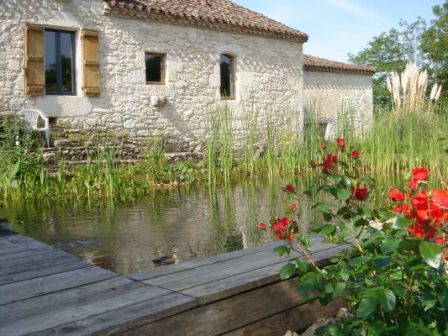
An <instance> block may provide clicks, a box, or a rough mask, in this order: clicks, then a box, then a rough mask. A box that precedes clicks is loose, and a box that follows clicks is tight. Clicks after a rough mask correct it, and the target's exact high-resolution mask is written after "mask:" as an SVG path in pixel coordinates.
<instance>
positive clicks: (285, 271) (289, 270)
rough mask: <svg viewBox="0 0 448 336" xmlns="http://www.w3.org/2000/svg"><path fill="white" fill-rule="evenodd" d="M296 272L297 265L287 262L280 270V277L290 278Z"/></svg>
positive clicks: (283, 278)
mask: <svg viewBox="0 0 448 336" xmlns="http://www.w3.org/2000/svg"><path fill="white" fill-rule="evenodd" d="M295 272H296V265H294V264H292V263H287V264H286V265H285V266H283V267H282V269H281V270H280V278H281V279H282V280H286V279H289V278H290V277H292V276H293V275H294V273H295Z"/></svg>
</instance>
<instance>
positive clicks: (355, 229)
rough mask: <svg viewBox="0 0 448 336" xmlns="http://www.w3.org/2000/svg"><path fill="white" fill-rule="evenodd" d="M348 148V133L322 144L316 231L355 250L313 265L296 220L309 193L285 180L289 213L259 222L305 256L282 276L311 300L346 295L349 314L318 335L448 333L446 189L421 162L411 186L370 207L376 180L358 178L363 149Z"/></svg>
mask: <svg viewBox="0 0 448 336" xmlns="http://www.w3.org/2000/svg"><path fill="white" fill-rule="evenodd" d="M347 148H348V147H347V142H346V141H345V139H343V138H338V139H336V142H335V145H333V146H331V144H330V143H324V144H323V145H322V146H321V153H322V162H321V163H320V164H317V165H315V167H316V168H318V169H319V172H320V173H321V174H322V176H323V177H324V180H325V183H324V184H323V185H322V186H321V187H320V188H319V190H320V191H321V192H323V193H325V194H326V195H327V196H326V198H325V201H321V202H318V203H317V204H315V205H314V209H315V210H317V211H319V212H320V213H322V219H323V221H324V222H326V223H325V224H324V225H322V226H321V227H320V228H319V229H316V230H314V232H315V233H318V234H320V235H322V236H323V237H324V239H326V240H329V241H332V242H340V243H345V244H347V245H348V246H351V248H349V249H347V250H346V251H344V252H342V253H340V254H338V255H336V256H334V257H333V258H331V260H330V261H331V263H330V265H328V266H326V267H325V268H321V267H319V266H318V265H316V263H315V262H314V260H313V257H312V255H311V247H310V243H309V242H310V239H309V237H308V234H307V233H304V232H301V231H300V228H299V226H298V219H299V216H300V211H299V209H298V206H297V204H299V202H300V198H301V197H302V196H303V197H305V196H306V195H309V193H310V192H307V191H304V192H302V193H301V192H300V191H298V190H297V189H296V188H295V187H294V186H293V185H288V186H286V187H285V188H284V190H285V191H286V192H287V193H288V194H289V195H290V196H291V198H293V200H292V203H291V204H290V206H289V207H288V208H287V209H288V210H287V214H286V215H285V216H278V217H273V218H272V219H271V222H270V224H269V225H266V224H263V223H261V224H260V228H261V229H263V230H265V231H267V232H271V234H273V236H274V237H275V238H277V239H279V240H282V241H285V243H286V244H285V245H284V246H282V247H280V248H277V249H276V251H277V252H278V253H279V254H280V255H283V254H285V253H289V252H290V251H291V250H292V249H293V250H297V251H299V252H301V254H302V255H304V256H305V260H303V259H297V260H293V261H290V262H289V263H288V264H287V265H285V266H284V267H283V269H282V270H281V272H280V275H281V277H282V278H283V279H286V278H289V277H292V276H297V281H298V289H299V291H300V292H301V293H302V294H303V295H304V296H305V297H306V298H307V299H308V300H309V301H310V302H312V301H316V300H318V301H319V302H320V303H321V304H324V305H325V304H328V303H330V302H332V301H333V300H335V299H338V298H343V299H344V300H345V302H346V306H347V308H348V310H349V314H348V317H347V318H345V319H343V320H338V321H335V322H332V323H330V324H328V325H326V326H324V327H322V328H320V329H319V330H318V331H317V333H318V334H322V335H394V336H395V335H448V277H447V271H446V263H447V260H448V252H447V249H448V188H447V187H446V186H444V187H442V188H435V189H432V188H430V187H429V186H430V185H429V177H430V174H429V172H428V170H427V169H425V168H424V167H417V168H415V169H413V170H412V174H411V178H410V180H409V184H408V185H407V188H406V189H404V190H401V189H399V188H397V187H395V186H393V187H391V188H390V190H389V191H388V196H389V201H390V203H391V204H390V208H387V209H376V208H371V207H370V206H369V197H370V192H371V190H372V188H374V181H373V179H371V178H368V177H363V176H360V173H359V172H360V171H361V170H362V169H359V168H360V165H361V160H360V157H361V155H362V153H361V151H360V150H358V149H352V150H349V151H347ZM386 193H387V191H386ZM378 224H380V225H378Z"/></svg>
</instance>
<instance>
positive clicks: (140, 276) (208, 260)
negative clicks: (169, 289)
mask: <svg viewBox="0 0 448 336" xmlns="http://www.w3.org/2000/svg"><path fill="white" fill-rule="evenodd" d="M278 245H280V243H278V242H275V243H271V244H265V245H260V246H257V247H252V248H249V249H245V250H238V251H234V252H228V253H222V254H217V255H214V256H211V257H205V258H199V259H195V260H191V261H187V262H184V263H181V264H177V265H171V266H164V267H158V268H155V269H153V270H150V271H144V272H138V273H134V274H131V275H128V277H129V278H131V279H134V280H139V281H142V280H148V279H152V278H157V277H160V276H163V275H168V274H173V273H177V272H182V271H185V270H190V269H193V268H198V267H201V266H206V265H210V264H214V263H218V262H222V261H227V260H231V259H234V258H239V257H242V256H245V255H250V254H254V253H257V252H260V251H264V250H273V249H274V248H275V247H276V246H278Z"/></svg>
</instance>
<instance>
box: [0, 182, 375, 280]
mask: <svg viewBox="0 0 448 336" xmlns="http://www.w3.org/2000/svg"><path fill="white" fill-rule="evenodd" d="M288 182H293V181H288ZM318 184H319V183H318V181H316V178H313V179H303V178H301V179H300V181H296V185H298V188H299V189H301V190H304V189H310V188H311V189H313V188H314V189H315V188H316V186H317V185H318ZM281 185H284V183H282V182H278V181H277V182H275V183H271V184H269V183H261V182H257V181H251V180H248V181H244V182H242V183H241V184H239V185H236V186H227V187H226V188H223V187H216V186H212V187H209V188H207V187H204V188H190V189H177V190H160V191H155V192H154V194H152V195H151V196H148V197H146V198H143V199H140V200H138V201H135V202H132V203H125V204H115V203H114V202H112V201H108V202H103V203H100V204H97V205H96V206H87V205H83V204H81V203H77V204H58V203H44V204H37V203H36V204H30V203H27V204H11V205H9V206H8V207H7V208H6V209H0V218H2V217H6V218H8V220H9V221H10V223H11V224H12V225H13V228H14V229H15V230H17V231H19V232H21V233H24V234H26V235H28V236H31V237H33V238H35V239H37V240H40V241H43V242H46V243H49V244H51V245H54V246H56V247H58V248H61V249H63V250H66V251H68V252H70V253H72V254H75V255H78V256H80V257H81V258H83V259H85V260H88V261H89V262H92V263H94V264H97V265H99V266H101V267H104V268H107V269H110V270H112V271H115V272H117V273H121V274H129V273H133V272H138V271H142V270H147V269H151V268H154V267H156V266H160V265H166V264H172V263H178V262H184V261H187V260H191V259H195V258H199V257H204V256H209V255H213V254H217V253H221V252H226V251H233V250H238V249H242V248H248V247H251V246H255V245H258V244H261V243H264V242H266V241H267V240H269V237H267V236H266V235H264V234H262V232H260V230H259V229H258V223H259V222H260V221H264V220H266V219H267V218H269V216H270V215H271V214H278V213H282V212H283V209H284V207H285V206H287V204H286V200H285V197H286V195H285V194H284V193H283V192H282V191H281V190H280V188H279V186H281ZM380 190H382V189H381V188H380ZM373 199H375V198H373ZM299 208H300V209H301V212H302V218H301V223H300V224H301V229H302V230H306V229H307V228H308V226H309V225H313V223H314V224H316V223H317V224H318V223H321V222H322V219H321V218H320V217H319V215H318V214H316V213H314V212H312V211H311V205H310V201H306V200H305V199H303V200H302V201H301V202H300V203H299Z"/></svg>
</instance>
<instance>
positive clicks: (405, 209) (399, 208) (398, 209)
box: [392, 204, 411, 216]
mask: <svg viewBox="0 0 448 336" xmlns="http://www.w3.org/2000/svg"><path fill="white" fill-rule="evenodd" d="M392 210H393V211H394V212H395V213H398V214H402V215H404V216H409V215H410V214H411V211H410V209H409V205H407V204H403V205H401V204H397V205H396V206H394V207H393V209H392Z"/></svg>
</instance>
